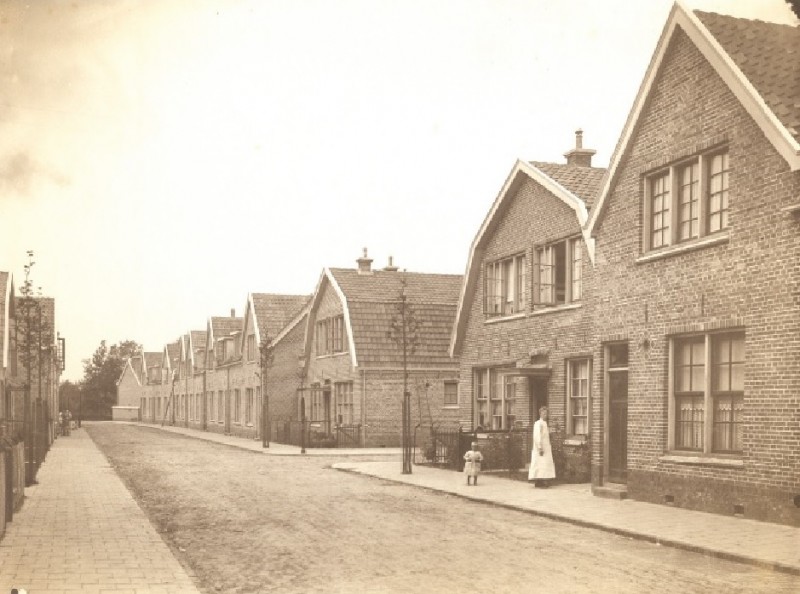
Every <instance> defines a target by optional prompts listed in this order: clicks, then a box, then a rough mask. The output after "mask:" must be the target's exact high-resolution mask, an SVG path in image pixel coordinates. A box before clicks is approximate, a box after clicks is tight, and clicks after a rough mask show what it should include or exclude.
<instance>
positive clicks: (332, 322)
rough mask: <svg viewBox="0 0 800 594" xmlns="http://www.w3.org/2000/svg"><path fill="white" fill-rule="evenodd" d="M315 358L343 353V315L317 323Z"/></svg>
mask: <svg viewBox="0 0 800 594" xmlns="http://www.w3.org/2000/svg"><path fill="white" fill-rule="evenodd" d="M316 336H317V356H320V355H330V354H332V353H343V352H344V351H345V340H344V315H339V316H334V317H332V318H327V319H324V320H320V321H318V322H317V335H316Z"/></svg>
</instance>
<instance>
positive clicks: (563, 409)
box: [450, 131, 605, 482]
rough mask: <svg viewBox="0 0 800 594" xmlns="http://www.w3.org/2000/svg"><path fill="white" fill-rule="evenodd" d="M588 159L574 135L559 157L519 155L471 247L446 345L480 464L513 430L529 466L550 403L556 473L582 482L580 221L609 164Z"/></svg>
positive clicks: (585, 278)
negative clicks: (535, 433) (534, 436)
mask: <svg viewBox="0 0 800 594" xmlns="http://www.w3.org/2000/svg"><path fill="white" fill-rule="evenodd" d="M593 154H594V151H593V150H589V149H584V148H583V146H582V132H581V131H578V132H577V133H576V146H575V148H574V149H572V150H570V151H569V152H567V153H566V155H565V156H566V158H567V163H566V164H558V163H543V162H530V163H529V162H525V161H518V162H517V163H516V164H515V165H514V167H513V169H512V170H511V173H510V174H509V176H508V178H507V179H506V181H505V184H504V185H503V187H502V189H501V190H500V193H499V194H498V196H497V198H496V199H495V201H494V203H493V204H492V207H491V209H490V210H489V213H488V215H487V216H486V219H485V220H484V222H483V224H482V225H481V227H480V229H479V230H478V233H477V235H476V236H475V239H474V241H473V242H472V246H471V248H470V252H469V258H468V263H467V269H466V275H465V277H464V284H463V287H462V290H461V295H460V299H459V304H458V312H457V315H456V319H455V323H454V325H453V330H452V336H451V345H450V352H451V354H452V355H453V357H455V358H457V359H458V360H459V362H460V366H459V387H460V393H459V404H460V406H461V409H460V412H461V417H460V419H461V423H462V426H464V427H465V428H466V429H468V430H476V429H477V430H479V431H480V439H481V441H483V442H484V443H482V445H481V447H482V449H483V451H485V452H488V455H487V465H488V466H492V465H493V462H492V459H494V460H495V463H497V462H496V460H497V458H498V456H499V455H500V452H506V451H507V449H508V446H506V445H505V440H506V439H509V436H510V433H509V431H510V430H512V429H516V430H519V431H520V433H521V435H520V436H519V438H517V440H516V442H515V443H516V445H515V446H514V449H515V450H516V449H520V450H522V451H520V452H517V456H518V458H517V463H519V464H525V463H527V461H528V460H529V458H530V447H531V444H530V437H531V436H530V433H531V430H532V426H533V422H534V421H536V419H538V418H539V414H538V411H539V408H540V407H541V406H545V405H547V406H548V408H549V409H550V430H551V441H552V445H553V453H554V461H555V464H556V474H557V476H558V477H559V478H560V479H561V480H566V481H585V482H588V481H589V446H590V444H589V440H588V437H589V424H588V406H589V398H590V394H589V386H590V381H589V378H590V377H591V369H592V346H591V344H592V343H591V302H590V301H589V302H588V303H587V296H588V295H589V294H590V289H591V283H592V278H593V275H592V265H591V256H592V252H591V249H587V246H586V241H585V238H584V236H583V234H582V228H583V225H584V223H586V221H587V219H588V209H589V207H590V206H591V198H592V197H593V196H594V194H595V193H596V191H597V189H598V188H599V185H600V181H601V179H602V177H603V174H604V171H605V170H604V169H599V168H595V167H591V158H592V155H593ZM495 452H497V453H495ZM505 455H506V454H503V456H505Z"/></svg>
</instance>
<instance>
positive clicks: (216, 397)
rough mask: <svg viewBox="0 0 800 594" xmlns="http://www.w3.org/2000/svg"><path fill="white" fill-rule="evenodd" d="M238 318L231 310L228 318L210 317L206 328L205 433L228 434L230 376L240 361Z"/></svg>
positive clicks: (240, 329) (229, 428)
mask: <svg viewBox="0 0 800 594" xmlns="http://www.w3.org/2000/svg"><path fill="white" fill-rule="evenodd" d="M241 332H242V318H241V317H236V312H235V310H231V315H230V317H221V316H220V317H217V316H214V317H211V318H209V319H208V322H207V324H206V351H205V364H204V369H205V377H206V384H205V389H206V394H207V396H206V408H207V414H208V417H207V419H208V421H207V424H206V429H207V430H208V431H214V432H217V433H225V434H229V433H231V429H232V426H233V416H232V412H233V411H232V407H231V404H232V397H233V395H232V394H231V373H232V372H233V370H234V367H235V366H236V365H238V364H239V362H240V359H241V340H240V337H241Z"/></svg>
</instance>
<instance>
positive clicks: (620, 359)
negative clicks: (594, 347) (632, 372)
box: [608, 344, 628, 367]
mask: <svg viewBox="0 0 800 594" xmlns="http://www.w3.org/2000/svg"><path fill="white" fill-rule="evenodd" d="M608 354H609V359H610V362H609V366H610V367H627V366H628V345H627V344H613V345H611V346H610V347H608Z"/></svg>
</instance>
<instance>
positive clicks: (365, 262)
mask: <svg viewBox="0 0 800 594" xmlns="http://www.w3.org/2000/svg"><path fill="white" fill-rule="evenodd" d="M356 262H358V274H372V259H371V258H368V257H367V248H364V255H363V256H362V257H361V258H359V259H358V260H356Z"/></svg>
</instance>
